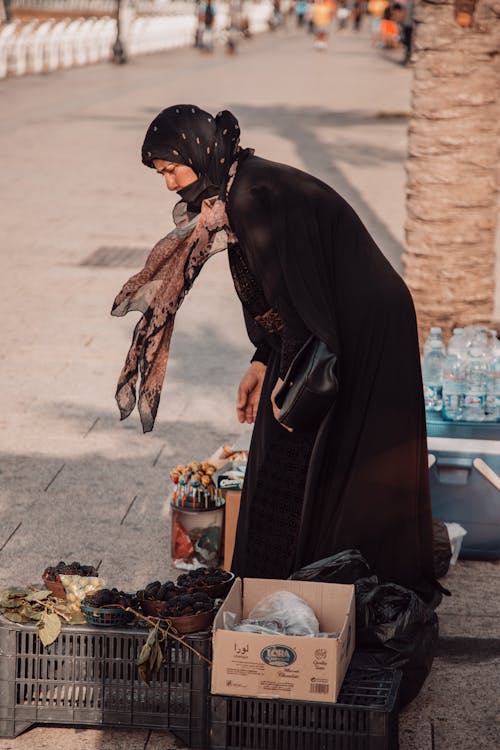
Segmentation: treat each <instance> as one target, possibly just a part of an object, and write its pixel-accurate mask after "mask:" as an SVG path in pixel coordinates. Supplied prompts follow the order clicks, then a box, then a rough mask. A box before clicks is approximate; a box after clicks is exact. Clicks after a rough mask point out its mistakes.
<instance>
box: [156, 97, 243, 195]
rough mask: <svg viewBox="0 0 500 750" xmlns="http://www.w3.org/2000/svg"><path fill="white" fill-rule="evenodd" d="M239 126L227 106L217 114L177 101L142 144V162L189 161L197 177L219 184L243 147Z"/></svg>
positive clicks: (165, 112) (177, 162)
mask: <svg viewBox="0 0 500 750" xmlns="http://www.w3.org/2000/svg"><path fill="white" fill-rule="evenodd" d="M239 140H240V128H239V125H238V121H237V119H236V117H234V115H232V114H231V112H229V111H228V110H227V109H226V110H224V111H223V112H219V113H218V114H217V115H216V116H215V117H214V116H213V115H211V114H210V113H209V112H205V111H204V110H203V109H200V108H199V107H196V106H194V105H193V104H176V105H174V106H173V107H168V108H167V109H164V110H162V111H161V112H160V114H159V115H157V116H156V117H155V119H154V120H153V122H152V123H151V125H150V126H149V128H148V130H147V133H146V137H145V139H144V143H143V145H142V161H143V164H145V165H146V166H147V167H152V168H153V169H154V164H153V159H164V160H165V161H172V162H175V163H176V164H186V165H187V166H188V167H191V169H192V170H193V171H194V172H196V174H197V176H198V177H202V176H206V177H208V179H209V181H210V183H211V184H212V185H216V186H217V187H220V186H221V185H222V184H223V183H224V180H225V178H226V176H227V173H228V171H229V167H230V166H231V164H232V162H233V161H234V159H235V158H236V157H237V155H238V153H239V151H240V147H239Z"/></svg>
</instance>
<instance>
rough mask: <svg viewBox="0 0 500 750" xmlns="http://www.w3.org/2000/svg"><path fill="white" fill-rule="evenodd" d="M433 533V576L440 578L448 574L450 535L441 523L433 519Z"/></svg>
mask: <svg viewBox="0 0 500 750" xmlns="http://www.w3.org/2000/svg"><path fill="white" fill-rule="evenodd" d="M432 526H433V533H434V575H435V576H436V578H442V577H443V576H445V575H446V574H447V572H448V569H449V567H450V560H451V554H452V553H451V544H450V535H449V534H448V529H447V528H446V526H445V524H444V523H443V521H440V520H439V519H437V518H434V520H433V522H432Z"/></svg>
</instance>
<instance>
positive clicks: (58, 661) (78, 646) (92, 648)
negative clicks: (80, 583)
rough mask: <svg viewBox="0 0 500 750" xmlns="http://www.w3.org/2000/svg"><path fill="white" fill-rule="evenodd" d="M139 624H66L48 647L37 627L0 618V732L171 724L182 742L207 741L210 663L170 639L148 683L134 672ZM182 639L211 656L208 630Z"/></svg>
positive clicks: (141, 631) (142, 632) (139, 645)
mask: <svg viewBox="0 0 500 750" xmlns="http://www.w3.org/2000/svg"><path fill="white" fill-rule="evenodd" d="M147 632H148V631H147V630H144V629H142V628H135V627H127V628H107V629H102V628H96V627H91V626H85V625H64V626H63V629H62V632H61V635H60V636H59V638H58V639H57V640H56V641H55V642H54V643H53V644H52V645H51V646H48V647H47V648H45V647H44V646H43V645H42V643H41V641H40V639H39V638H38V637H37V635H36V626H35V625H18V624H16V623H13V622H9V621H8V620H5V619H4V618H3V617H0V736H1V737H15V736H17V735H18V734H20V733H21V732H23V731H24V730H26V729H28V728H29V727H31V726H33V725H35V724H60V725H69V726H71V725H82V726H83V725H86V726H112V727H142V728H146V729H154V728H163V729H170V730H171V731H172V732H174V733H175V734H176V735H177V736H178V737H179V739H180V740H181V741H182V742H183V743H184V744H186V745H189V746H191V747H194V748H200V747H206V744H207V720H208V716H207V693H208V691H209V666H208V664H207V663H206V662H205V661H203V660H202V659H200V658H199V657H198V656H197V655H196V654H194V653H193V652H192V651H191V650H190V649H188V648H186V646H184V645H183V644H182V643H179V642H178V641H174V640H173V639H170V640H169V646H168V653H167V659H166V663H164V664H163V666H162V668H161V670H160V672H158V673H157V674H155V676H154V677H153V680H152V682H151V686H150V687H148V686H147V685H145V684H144V683H143V682H142V681H141V680H140V678H139V675H138V672H137V657H138V654H139V652H140V650H141V648H142V646H143V644H144V642H145V640H146V637H147ZM185 640H186V643H189V645H190V646H192V647H193V648H195V649H196V650H197V651H199V652H200V653H201V654H203V655H204V656H205V657H206V658H208V659H210V658H211V637H210V634H209V633H200V634H197V635H196V636H186V637H185Z"/></svg>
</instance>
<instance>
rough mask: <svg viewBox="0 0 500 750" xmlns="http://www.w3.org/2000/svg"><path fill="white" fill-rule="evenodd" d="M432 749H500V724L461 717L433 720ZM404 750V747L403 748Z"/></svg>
mask: <svg viewBox="0 0 500 750" xmlns="http://www.w3.org/2000/svg"><path fill="white" fill-rule="evenodd" d="M432 729H433V734H432V736H433V744H432V750H498V748H499V747H500V726H499V725H498V724H497V723H489V722H486V721H474V720H472V721H471V720H470V719H468V718H464V717H462V718H460V719H458V720H457V721H450V720H449V719H436V720H434V721H433V722H432ZM401 750H402V749H401Z"/></svg>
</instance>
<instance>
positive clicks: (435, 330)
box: [424, 326, 444, 359]
mask: <svg viewBox="0 0 500 750" xmlns="http://www.w3.org/2000/svg"><path fill="white" fill-rule="evenodd" d="M437 341H440V342H441V347H442V349H443V351H444V342H443V335H442V331H441V328H440V327H439V326H433V327H432V328H431V330H430V332H429V336H428V337H427V339H426V340H425V343H424V359H425V355H426V354H427V353H428V352H429V351H430V349H431V346H432V345H436V344H434V342H437Z"/></svg>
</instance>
